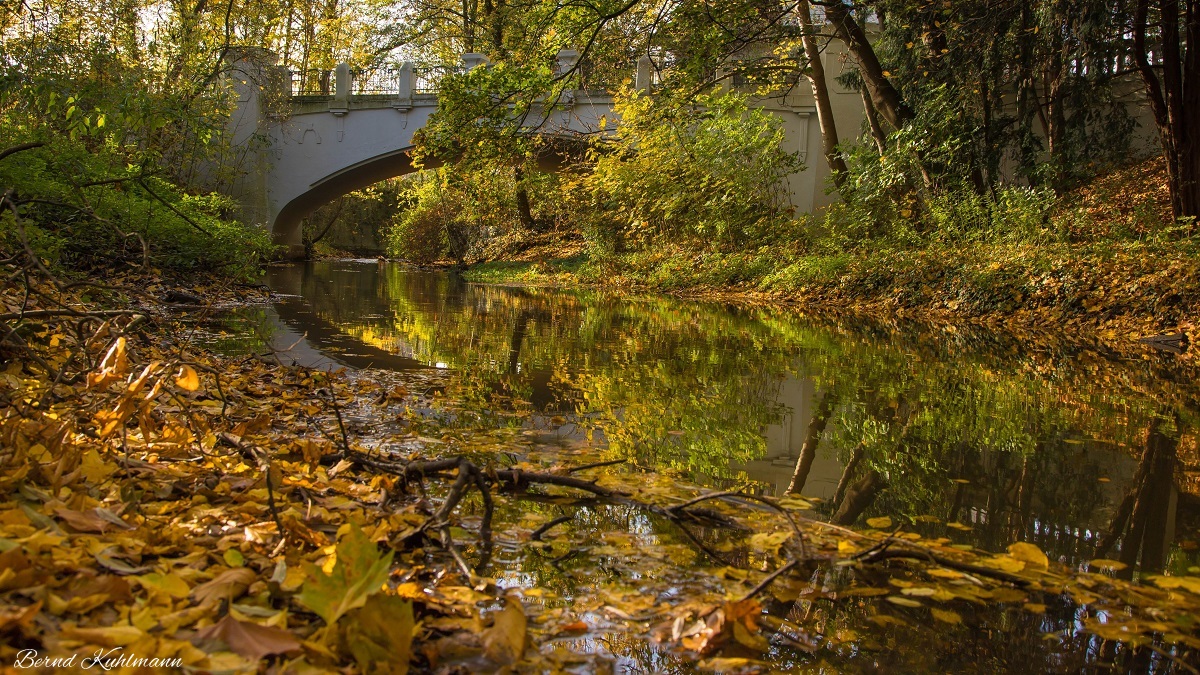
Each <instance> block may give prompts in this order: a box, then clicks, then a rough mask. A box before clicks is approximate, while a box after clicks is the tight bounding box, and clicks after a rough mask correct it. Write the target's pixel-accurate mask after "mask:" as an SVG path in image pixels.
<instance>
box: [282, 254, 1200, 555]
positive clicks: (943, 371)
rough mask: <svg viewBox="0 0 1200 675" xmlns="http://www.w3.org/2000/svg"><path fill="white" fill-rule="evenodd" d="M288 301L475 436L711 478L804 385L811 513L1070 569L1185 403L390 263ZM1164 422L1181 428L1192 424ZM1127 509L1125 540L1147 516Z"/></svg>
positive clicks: (964, 342) (1117, 387) (1090, 376)
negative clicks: (530, 437)
mask: <svg viewBox="0 0 1200 675" xmlns="http://www.w3.org/2000/svg"><path fill="white" fill-rule="evenodd" d="M301 286H302V288H303V292H304V294H305V296H306V298H307V299H308V301H309V302H310V303H311V304H312V306H313V307H314V310H315V311H316V313H318V314H319V315H321V316H322V317H325V318H327V319H328V320H329V321H332V322H336V323H339V324H340V325H341V326H342V327H343V328H342V329H343V331H345V332H347V333H352V334H355V335H357V336H360V339H362V340H364V341H369V342H371V343H372V344H376V345H377V346H381V348H382V347H387V348H390V349H394V350H404V351H405V352H406V353H411V354H412V355H413V356H414V357H415V358H417V359H419V360H422V361H424V362H426V363H430V364H433V363H439V362H440V363H445V364H448V365H449V366H450V367H452V368H454V369H456V376H455V378H454V383H453V384H452V385H451V387H450V389H449V390H448V392H447V393H448V396H449V397H450V398H453V399H456V400H459V401H462V402H465V404H466V405H467V406H470V407H473V408H475V409H478V410H481V411H485V412H487V411H490V412H492V413H496V416H495V417H494V419H493V421H495V422H496V423H519V420H520V417H513V416H512V415H511V414H509V415H507V416H503V415H500V414H499V413H502V412H508V413H511V412H512V411H518V412H522V413H530V412H539V413H542V414H545V415H546V416H547V417H549V416H551V415H555V414H561V413H577V417H576V418H575V419H577V420H578V421H580V423H582V424H584V425H591V426H595V427H599V428H601V429H602V430H603V431H604V437H605V438H606V439H607V441H608V443H609V447H608V449H607V451H606V452H608V453H609V455H611V456H613V457H626V458H629V459H632V460H633V461H635V462H637V463H638V464H643V465H647V466H654V467H666V468H672V469H676V470H679V471H681V472H684V473H685V475H688V476H690V477H692V478H697V479H704V480H708V481H710V482H716V483H721V484H729V483H735V482H737V481H738V480H741V479H743V477H744V475H743V474H741V471H740V468H739V465H740V463H742V462H746V461H750V460H757V459H760V458H762V457H764V455H765V453H766V444H765V440H764V436H763V431H764V429H765V428H766V427H767V426H769V425H772V424H779V423H780V420H781V419H783V415H784V414H785V413H786V411H785V410H784V409H782V408H781V406H780V405H779V404H778V400H779V396H780V391H781V382H782V381H783V378H785V377H786V378H793V381H795V379H802V380H807V381H810V382H812V383H814V384H815V387H816V390H817V392H818V393H817V396H819V397H820V398H819V400H816V401H813V402H811V404H806V407H807V408H811V409H812V410H813V413H814V414H813V416H812V417H811V418H810V419H805V420H797V423H798V424H801V425H807V427H808V432H809V433H807V434H806V438H808V439H811V440H812V442H811V443H810V442H808V440H805V441H804V442H803V443H802V447H800V448H798V450H799V457H798V459H797V462H796V465H795V466H794V467H793V468H792V470H791V472H790V473H791V476H792V481H793V483H794V484H795V486H797V487H796V488H795V489H796V490H798V491H803V486H804V485H805V483H806V481H807V480H808V478H809V476H808V473H809V470H810V469H811V467H812V462H813V461H814V459H815V458H817V457H818V456H819V455H821V454H822V453H823V454H825V455H829V456H833V457H836V458H837V459H838V461H839V462H840V463H841V465H842V467H843V470H842V472H841V476H840V478H841V480H840V481H839V487H838V489H837V490H836V492H835V499H834V500H833V503H832V504H827V505H825V506H824V508H825V509H826V510H827V511H828V513H829V515H831V516H837V517H838V518H839V520H842V521H852V520H857V519H859V518H860V516H863V515H870V514H879V515H902V516H910V517H912V516H920V515H933V516H937V517H938V518H940V519H944V520H951V521H962V522H965V523H967V524H969V525H971V526H972V527H973V528H974V532H973V533H972V534H971V535H970V536H971V538H972V541H974V542H975V543H977V544H979V545H981V546H984V547H986V548H989V549H993V550H996V549H1003V547H1004V546H1005V545H1007V544H1008V543H1010V542H1012V541H1014V540H1018V539H1023V540H1030V541H1036V542H1038V543H1039V545H1043V546H1044V547H1045V548H1047V550H1048V552H1049V553H1050V554H1051V555H1052V556H1055V557H1058V556H1066V557H1067V558H1069V559H1070V560H1082V559H1085V558H1086V557H1087V556H1089V555H1091V554H1090V553H1089V552H1088V549H1090V548H1092V547H1093V546H1094V545H1095V543H1096V535H1095V531H1096V530H1099V529H1103V528H1105V527H1106V526H1107V523H1108V522H1109V520H1111V519H1112V516H1113V515H1114V514H1113V513H1110V512H1109V510H1111V509H1112V507H1113V506H1114V505H1115V504H1116V502H1119V501H1120V500H1121V495H1122V494H1123V492H1124V491H1125V490H1126V489H1132V487H1131V484H1140V483H1139V481H1141V482H1144V480H1146V479H1143V478H1139V477H1137V476H1135V475H1134V474H1135V465H1136V462H1135V461H1134V460H1133V459H1132V458H1131V455H1132V452H1141V448H1142V446H1143V442H1142V439H1141V438H1140V434H1141V432H1140V431H1139V429H1144V428H1146V424H1147V421H1148V420H1150V419H1152V418H1153V417H1154V416H1155V415H1156V414H1157V411H1158V407H1159V406H1160V404H1161V402H1163V401H1166V402H1167V403H1168V405H1174V406H1175V407H1176V409H1180V408H1179V404H1180V402H1181V401H1183V400H1186V397H1184V398H1181V392H1184V393H1186V391H1188V387H1191V386H1192V385H1191V384H1189V383H1183V384H1180V385H1179V386H1174V385H1170V380H1169V377H1170V371H1169V369H1167V366H1166V365H1164V363H1162V362H1161V360H1159V359H1148V360H1146V361H1145V362H1135V363H1132V364H1128V366H1121V367H1120V368H1116V367H1115V366H1113V365H1112V364H1111V363H1110V362H1108V361H1105V360H1104V359H1103V357H1102V356H1097V355H1095V354H1093V353H1091V352H1081V351H1078V350H1075V349H1074V348H1063V349H1060V350H1058V351H1057V352H1053V350H1051V352H1052V353H1051V355H1050V356H1049V357H1047V358H1049V362H1050V363H1052V364H1053V367H1048V366H1047V365H1046V363H1047V361H1045V360H1043V361H1035V360H1030V359H1029V358H1028V357H1027V355H1026V354H1025V353H1024V352H1023V349H1024V348H1023V346H1022V345H1020V344H1019V343H1015V342H1013V341H1007V342H1005V341H1001V340H998V339H996V338H994V337H986V336H985V337H984V338H980V337H979V334H971V335H959V336H956V337H953V338H951V339H948V340H931V339H927V338H925V337H924V336H917V338H920V339H915V340H914V337H913V336H906V335H902V334H900V333H897V332H895V331H889V330H883V329H880V328H879V327H878V326H866V327H864V326H855V327H850V328H830V327H829V326H827V325H823V324H819V323H814V322H809V321H805V320H802V319H796V318H794V317H786V316H781V315H777V314H771V313H769V312H764V311H758V310H744V311H730V310H725V309H721V308H716V307H711V306H704V305H696V304H688V303H680V302H675V301H671V300H667V299H623V298H615V297H613V296H610V295H606V294H604V293H599V292H589V291H583V292H558V291H549V290H545V289H534V288H506V287H495V286H478V285H469V284H464V283H462V282H461V281H459V280H456V279H455V278H454V277H452V276H450V275H445V274H425V273H407V272H403V271H401V270H399V269H398V268H396V267H393V266H376V265H373V264H372V265H366V266H346V265H341V266H339V265H338V264H323V265H316V266H312V267H310V268H308V270H307V273H306V274H305V276H304V278H303V281H302V283H301ZM1163 382H1167V383H1168V386H1164V384H1163ZM1189 405H1190V404H1189ZM1182 415H1183V417H1184V422H1183V423H1182V426H1183V427H1184V428H1185V429H1187V430H1188V431H1187V432H1186V433H1192V432H1191V431H1190V430H1191V429H1192V428H1193V426H1192V425H1193V422H1192V420H1194V418H1195V417H1194V413H1192V412H1189V411H1188V410H1187V409H1186V408H1185V409H1182ZM505 421H507V422H505ZM1093 439H1098V440H1093ZM1122 448H1133V449H1134V450H1133V451H1132V452H1130V451H1128V450H1124V449H1122ZM1140 475H1141V474H1140V473H1139V474H1138V476H1140ZM1165 475H1167V474H1166V473H1165V472H1164V471H1158V472H1149V471H1148V472H1147V476H1153V477H1155V480H1158V481H1159V482H1162V481H1163V480H1165V479H1163V478H1162V477H1163V476H1165ZM1101 478H1108V479H1110V480H1111V483H1110V484H1103V483H1100V479H1101ZM955 480H958V481H965V482H954V481H955ZM885 485H886V489H882V488H883V487H884V486H885ZM1155 485H1158V483H1155ZM1159 492H1163V491H1162V490H1159ZM1136 501H1137V500H1136V499H1135V500H1134V502H1131V505H1130V507H1129V515H1128V516H1127V520H1129V521H1130V522H1131V523H1132V522H1133V520H1135V519H1134V518H1133V514H1134V508H1133V504H1134V503H1136ZM1143 501H1144V502H1145V503H1146V504H1147V505H1146V506H1145V507H1144V508H1143V509H1142V511H1140V512H1138V513H1139V515H1140V514H1143V513H1144V514H1147V515H1145V516H1144V517H1142V520H1143V521H1145V522H1146V523H1147V525H1146V526H1145V528H1143V529H1142V530H1138V531H1139V532H1144V531H1147V530H1150V529H1153V527H1152V523H1153V522H1155V521H1153V519H1151V518H1150V516H1149V514H1151V513H1159V512H1161V508H1160V507H1161V505H1159V504H1157V503H1155V505H1154V507H1153V508H1151V506H1150V501H1149V500H1143ZM1155 509H1157V510H1155ZM959 536H961V535H959Z"/></svg>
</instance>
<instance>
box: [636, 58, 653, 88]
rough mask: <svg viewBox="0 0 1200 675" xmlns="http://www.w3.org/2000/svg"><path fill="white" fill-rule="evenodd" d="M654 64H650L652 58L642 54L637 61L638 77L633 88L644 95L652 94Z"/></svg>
mask: <svg viewBox="0 0 1200 675" xmlns="http://www.w3.org/2000/svg"><path fill="white" fill-rule="evenodd" d="M651 67H653V64H652V63H651V62H650V57H649V56H648V55H646V54H642V55H641V57H639V58H638V60H637V75H635V76H634V79H633V87H634V89H637V90H638V91H640V92H642V93H643V94H649V93H650V69H651Z"/></svg>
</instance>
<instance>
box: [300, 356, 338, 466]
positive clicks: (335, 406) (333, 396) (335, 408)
mask: <svg viewBox="0 0 1200 675" xmlns="http://www.w3.org/2000/svg"><path fill="white" fill-rule="evenodd" d="M293 346H294V345H293ZM329 403H330V405H331V406H333V415H334V417H336V418H337V423H338V431H339V432H341V434H342V456H343V457H345V456H347V455H349V454H350V437H349V436H348V435H347V434H346V424H345V422H343V421H342V409H341V408H340V407H338V403H337V391H336V390H335V389H334V387H333V385H332V384H330V385H329Z"/></svg>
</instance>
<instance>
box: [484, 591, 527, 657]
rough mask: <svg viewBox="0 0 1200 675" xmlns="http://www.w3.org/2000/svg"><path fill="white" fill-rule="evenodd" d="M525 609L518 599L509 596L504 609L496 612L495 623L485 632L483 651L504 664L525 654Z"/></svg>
mask: <svg viewBox="0 0 1200 675" xmlns="http://www.w3.org/2000/svg"><path fill="white" fill-rule="evenodd" d="M526 624H527V620H526V618H525V610H524V608H522V607H521V603H520V601H518V600H514V599H513V598H511V597H509V598H507V599H505V601H504V609H502V610H500V611H499V612H496V618H495V623H493V624H492V627H491V628H489V629H487V630H486V631H484V633H483V653H484V654H486V655H487V657H488V658H489V659H491V660H492V661H495V662H496V663H499V664H502V665H509V664H512V663H515V662H517V661H518V660H520V658H521V657H522V656H524V655H525V632H526Z"/></svg>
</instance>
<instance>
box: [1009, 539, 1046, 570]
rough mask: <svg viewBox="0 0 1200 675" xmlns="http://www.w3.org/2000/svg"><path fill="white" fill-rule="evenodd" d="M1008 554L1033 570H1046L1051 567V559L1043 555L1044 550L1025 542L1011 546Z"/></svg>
mask: <svg viewBox="0 0 1200 675" xmlns="http://www.w3.org/2000/svg"><path fill="white" fill-rule="evenodd" d="M1008 554H1009V555H1011V556H1012V557H1014V558H1016V559H1017V560H1020V561H1021V562H1023V563H1025V564H1027V565H1029V567H1030V568H1033V569H1039V570H1044V569H1047V568H1048V567H1049V566H1050V559H1049V558H1047V557H1046V554H1045V553H1042V549H1040V548H1038V547H1037V546H1035V545H1033V544H1029V543H1026V542H1023V541H1019V542H1017V543H1015V544H1012V545H1010V546H1009V547H1008Z"/></svg>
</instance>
